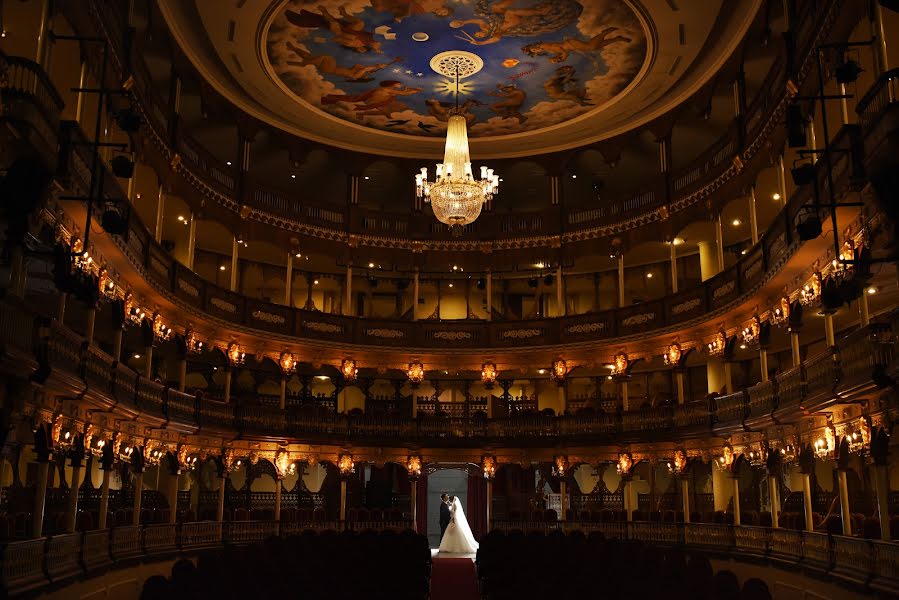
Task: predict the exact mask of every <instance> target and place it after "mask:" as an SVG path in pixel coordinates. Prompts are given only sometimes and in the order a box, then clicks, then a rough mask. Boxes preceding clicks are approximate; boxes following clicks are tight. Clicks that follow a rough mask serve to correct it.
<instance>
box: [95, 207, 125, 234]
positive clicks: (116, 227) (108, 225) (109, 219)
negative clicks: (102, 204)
mask: <svg viewBox="0 0 899 600" xmlns="http://www.w3.org/2000/svg"><path fill="white" fill-rule="evenodd" d="M100 225H101V226H102V227H103V229H104V231H106V233H108V234H110V235H125V234H126V233H127V232H128V208H127V207H126V206H117V205H115V204H109V205H107V207H106V210H104V211H103V214H102V215H101V217H100Z"/></svg>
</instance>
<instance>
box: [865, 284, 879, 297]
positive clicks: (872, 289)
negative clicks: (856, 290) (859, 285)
mask: <svg viewBox="0 0 899 600" xmlns="http://www.w3.org/2000/svg"><path fill="white" fill-rule="evenodd" d="M867 292H868V295H869V296H870V295H871V294H876V293H877V288H876V287H874V286H873V285H872V286H871V287H869V288H868V289H867Z"/></svg>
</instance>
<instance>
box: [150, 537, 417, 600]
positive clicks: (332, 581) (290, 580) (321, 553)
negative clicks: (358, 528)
mask: <svg viewBox="0 0 899 600" xmlns="http://www.w3.org/2000/svg"><path fill="white" fill-rule="evenodd" d="M430 572H431V552H430V550H429V548H428V541H427V538H425V537H424V536H421V535H418V534H416V533H414V532H412V531H410V530H405V531H402V532H390V531H387V532H374V531H363V532H361V533H357V532H354V531H346V532H342V533H337V532H334V531H322V532H320V533H316V532H315V531H311V530H307V531H304V532H302V533H301V534H299V535H296V536H291V537H286V538H270V539H268V540H266V541H265V542H263V543H262V544H258V545H255V546H247V547H237V546H228V547H225V548H223V549H221V550H217V551H214V552H210V553H205V554H202V555H201V556H200V557H199V559H198V562H197V565H196V567H194V565H193V563H185V562H183V561H179V562H178V563H176V564H175V565H174V566H173V567H172V576H171V578H168V579H167V578H164V577H159V576H157V577H153V578H150V579H148V580H147V581H146V582H145V584H144V589H143V592H142V594H141V599H142V600H173V599H174V600H181V599H185V600H186V599H188V598H190V599H199V600H221V599H223V598H302V599H303V600H325V599H328V600H331V599H334V600H359V599H365V600H425V599H426V598H427V597H428V595H429V591H430Z"/></svg>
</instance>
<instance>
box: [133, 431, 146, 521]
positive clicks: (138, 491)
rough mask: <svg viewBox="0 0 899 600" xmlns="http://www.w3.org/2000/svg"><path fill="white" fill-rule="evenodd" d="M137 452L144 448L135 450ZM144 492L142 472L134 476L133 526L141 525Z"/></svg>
mask: <svg viewBox="0 0 899 600" xmlns="http://www.w3.org/2000/svg"><path fill="white" fill-rule="evenodd" d="M134 450H135V452H136V451H138V450H140V451H141V452H142V451H143V448H135V449H134ZM143 492H144V473H143V471H140V472H138V473H135V474H134V508H133V512H134V514H133V515H132V516H131V524H132V525H140V503H141V498H142V496H143Z"/></svg>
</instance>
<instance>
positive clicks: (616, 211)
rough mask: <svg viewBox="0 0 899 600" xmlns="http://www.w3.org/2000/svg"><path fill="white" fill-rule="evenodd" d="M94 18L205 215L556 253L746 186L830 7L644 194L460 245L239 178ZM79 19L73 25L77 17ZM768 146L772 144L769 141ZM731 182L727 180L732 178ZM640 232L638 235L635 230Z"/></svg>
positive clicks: (498, 226)
mask: <svg viewBox="0 0 899 600" xmlns="http://www.w3.org/2000/svg"><path fill="white" fill-rule="evenodd" d="M92 7H93V8H94V11H93V13H94V14H93V16H94V19H95V20H96V21H97V22H98V23H99V24H100V28H101V29H102V30H105V32H106V33H107V34H108V35H109V37H110V41H111V46H112V48H113V49H115V51H116V53H117V55H118V56H129V57H131V60H132V64H131V65H124V66H123V67H122V69H123V70H124V72H123V73H122V75H130V76H132V77H133V78H134V79H133V82H134V86H133V91H134V93H135V95H136V97H137V99H138V100H139V105H140V107H141V108H142V110H143V112H144V117H145V121H146V123H147V125H148V127H147V128H146V131H147V133H148V134H149V135H150V138H151V139H152V144H148V145H147V146H146V147H147V148H148V149H154V150H155V151H158V152H159V153H160V157H159V158H160V160H159V161H158V164H159V165H160V166H162V165H166V166H168V165H171V167H172V168H173V169H174V170H175V172H176V173H178V174H179V175H180V176H181V177H182V178H183V179H184V180H186V181H187V182H188V183H190V184H191V185H192V186H193V187H194V188H196V189H197V190H198V191H199V192H200V193H201V194H202V195H203V196H205V197H206V198H208V199H211V200H213V205H212V206H207V208H206V211H207V212H210V211H214V206H215V205H217V206H219V207H220V208H223V209H224V210H225V213H222V216H223V218H226V217H227V215H229V214H230V215H231V216H232V217H233V216H234V215H236V214H238V213H239V214H240V215H241V216H242V217H243V218H246V219H250V220H253V221H256V222H259V223H264V224H268V225H272V226H275V227H277V228H280V229H284V230H287V231H289V232H293V233H299V234H302V235H305V236H309V237H311V238H317V239H319V240H321V241H323V242H324V243H334V242H339V243H341V244H346V243H351V244H352V245H353V246H354V247H357V246H371V247H377V248H382V249H383V248H396V249H400V250H404V251H414V252H419V251H421V250H422V249H428V250H431V251H440V250H447V251H450V250H456V251H483V250H484V245H483V242H486V243H489V244H490V245H491V249H492V250H495V251H503V250H512V249H534V248H541V247H558V246H559V244H560V243H561V244H563V245H569V244H580V243H583V242H586V241H589V240H594V239H598V238H602V237H607V236H618V237H624V238H630V237H632V236H637V237H635V238H634V240H632V241H636V240H637V239H660V237H659V236H661V237H664V233H665V232H666V231H668V230H669V229H672V228H673V229H675V230H676V229H677V228H678V227H679V226H683V225H684V224H686V223H688V222H690V221H693V220H695V219H696V218H697V217H699V216H700V215H701V216H705V215H706V214H707V211H708V207H706V206H705V202H703V201H704V200H707V199H710V198H711V201H712V204H713V207H712V208H713V209H714V208H715V207H716V206H717V205H718V204H719V203H720V202H719V200H720V201H721V202H723V198H721V196H722V195H719V194H716V191H718V190H721V189H722V187H724V186H726V185H729V184H730V183H734V185H733V188H734V189H735V190H736V189H737V188H739V187H740V186H742V185H743V184H745V183H746V181H743V180H744V179H745V178H746V174H747V173H749V172H750V171H752V169H750V168H749V167H748V166H749V165H750V164H753V163H757V162H759V160H758V159H759V158H760V156H761V152H760V151H761V150H762V149H763V148H764V147H765V146H766V144H769V143H770V142H771V139H772V137H780V136H781V134H780V127H779V125H780V123H781V122H782V116H783V112H784V110H785V107H786V105H787V102H788V99H789V95H788V92H787V91H786V90H787V87H788V86H787V85H786V83H787V81H788V80H789V81H792V82H793V83H794V84H796V85H799V86H800V87H801V86H802V84H803V82H804V80H805V78H806V75H807V74H808V73H809V71H810V69H811V67H812V66H813V63H814V53H813V52H812V49H813V48H814V46H815V45H816V44H818V43H820V42H821V41H822V40H824V39H826V38H827V36H828V35H829V33H830V28H831V27H832V25H833V23H834V21H835V19H836V16H837V13H838V12H839V11H840V10H842V7H841V6H840V3H838V2H828V3H827V5H826V6H825V7H823V8H822V7H817V6H812V5H803V6H802V7H801V8H802V9H803V10H805V11H807V12H806V13H805V14H804V15H799V16H798V17H797V22H798V23H801V27H800V28H799V30H798V31H797V32H796V34H795V35H796V37H795V48H796V55H795V56H796V59H795V60H794V61H793V65H794V69H793V71H792V72H789V71H788V68H787V64H786V61H785V60H783V58H780V59H778V60H776V61H775V62H774V65H773V66H772V68H771V69H770V71H769V72H768V74H767V76H766V78H765V79H764V82H763V84H762V86H761V89H760V91H759V92H758V93H757V94H756V95H755V97H754V98H753V101H752V102H751V104H750V106H749V107H748V109H747V111H746V113H745V114H744V115H743V116H741V117H740V118H739V119H737V120H735V121H734V123H733V124H732V125H731V127H730V129H729V130H728V131H727V132H726V133H725V134H724V135H723V136H721V137H720V138H719V140H717V141H716V142H715V143H714V144H712V145H711V146H710V147H709V148H707V149H706V150H705V151H704V152H702V153H701V154H700V155H699V156H697V157H696V159H695V160H693V161H692V162H691V163H690V164H688V165H686V166H685V167H684V168H683V169H680V170H678V171H677V172H673V173H667V174H663V175H659V176H657V177H655V178H654V179H653V181H652V182H650V183H649V184H648V185H647V186H646V187H645V188H643V189H639V190H636V191H635V192H634V193H632V194H630V195H628V196H627V197H623V198H617V199H612V200H611V201H609V200H605V199H604V202H603V206H600V207H596V208H589V209H582V210H575V211H572V212H569V213H568V214H566V215H564V216H562V215H561V214H560V211H559V209H558V207H550V208H547V209H546V210H543V211H539V212H536V213H528V214H516V215H499V214H489V213H488V214H484V215H483V216H482V217H481V218H480V219H479V220H478V221H477V222H476V223H474V224H473V225H471V226H469V228H468V229H467V231H466V236H465V237H466V239H464V240H452V239H451V237H450V233H449V232H448V231H445V228H440V227H434V223H433V220H432V219H431V218H430V217H413V216H410V215H409V214H408V213H406V214H385V213H383V212H376V211H367V210H364V209H361V208H359V207H357V206H351V207H348V208H346V207H340V206H339V205H335V204H330V203H322V202H320V201H317V200H316V199H314V198H304V199H303V200H302V201H301V202H297V200H296V192H295V191H294V190H289V189H287V188H280V187H278V186H273V185H272V184H271V182H268V181H260V180H258V179H257V178H254V177H252V176H248V177H244V176H243V175H242V173H241V172H240V171H239V170H237V169H236V167H235V166H231V165H229V164H226V163H225V162H224V161H220V160H218V159H216V158H215V157H214V156H213V155H212V154H211V153H209V152H208V151H206V150H205V149H204V148H203V147H202V144H200V143H198V142H197V141H196V140H195V139H193V138H192V137H191V136H190V133H189V132H187V131H185V130H184V127H183V125H182V124H180V123H179V119H178V115H177V114H175V113H173V112H172V110H171V108H170V107H169V106H168V105H167V103H165V102H163V101H162V100H161V98H160V97H159V96H158V93H157V92H156V89H155V87H154V85H153V82H152V78H151V77H150V74H149V70H148V68H147V66H146V65H145V64H144V63H143V60H142V59H141V53H140V52H139V51H138V48H136V47H135V46H134V45H133V44H134V40H133V39H132V38H131V37H128V36H126V35H125V34H124V27H122V26H121V20H122V19H123V18H124V17H123V15H121V14H119V13H118V12H117V11H115V10H112V11H98V10H96V7H94V6H93V4H92ZM83 20H84V19H82V21H83ZM774 145H775V146H776V145H777V143H775V144H774ZM732 180H733V182H732ZM637 230H640V233H639V234H638V233H636V231H637Z"/></svg>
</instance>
